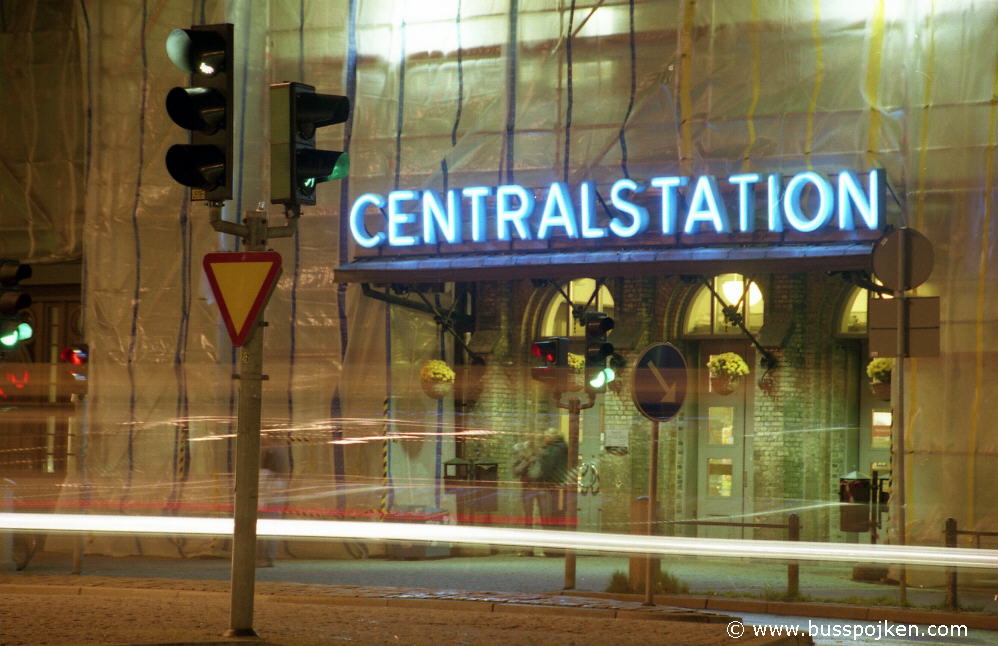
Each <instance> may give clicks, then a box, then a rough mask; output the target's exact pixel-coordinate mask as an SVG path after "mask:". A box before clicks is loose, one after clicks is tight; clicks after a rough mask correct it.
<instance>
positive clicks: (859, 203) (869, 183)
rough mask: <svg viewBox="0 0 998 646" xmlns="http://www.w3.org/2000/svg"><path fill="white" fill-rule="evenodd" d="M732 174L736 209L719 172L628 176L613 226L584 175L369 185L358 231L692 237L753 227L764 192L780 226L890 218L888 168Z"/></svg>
mask: <svg viewBox="0 0 998 646" xmlns="http://www.w3.org/2000/svg"><path fill="white" fill-rule="evenodd" d="M727 183H728V184H729V185H731V186H733V187H734V188H735V191H734V192H735V193H736V195H737V199H736V200H735V205H734V210H733V211H732V212H729V209H728V205H726V204H725V202H724V200H723V199H722V194H721V189H720V186H719V183H718V180H717V178H716V177H714V176H712V175H702V176H699V177H682V176H663V177H654V178H652V179H651V180H649V181H648V183H647V185H644V184H640V183H638V182H636V181H634V180H632V179H626V178H624V179H618V180H617V181H616V182H614V183H613V185H612V186H611V187H610V206H609V207H607V208H608V210H609V215H610V219H609V222H608V223H607V224H606V225H605V226H603V225H600V224H599V223H598V220H597V213H596V211H597V209H596V202H597V195H596V187H595V185H594V184H593V183H592V182H583V183H582V184H580V185H579V186H578V188H577V189H576V190H575V191H574V192H573V190H572V189H571V188H570V187H569V186H568V184H566V183H564V182H554V183H552V184H551V185H550V186H549V187H548V189H547V192H546V194H545V195H544V196H543V198H541V199H539V198H538V197H537V196H536V195H535V194H534V192H533V191H531V190H529V189H527V188H525V187H523V186H520V185H519V184H506V185H503V186H497V187H489V186H470V187H467V188H463V189H452V190H449V191H447V193H446V195H440V193H439V192H437V191H433V190H424V191H417V190H398V191H391V192H389V193H388V195H387V196H382V195H378V194H375V193H365V194H364V195H361V196H360V197H358V198H357V199H356V200H355V201H354V203H353V206H352V207H351V208H350V214H349V218H350V222H349V224H350V234H351V236H352V237H353V239H354V241H355V242H356V243H357V244H359V245H360V246H362V247H365V248H373V247H379V246H383V245H387V246H389V247H409V246H413V245H419V244H438V243H439V244H442V245H450V244H467V243H472V244H473V243H482V242H488V241H494V240H498V241H510V240H547V239H549V238H551V237H552V235H559V236H564V237H567V238H572V239H590V240H596V239H607V238H617V239H621V240H626V239H628V238H633V237H635V236H639V235H642V234H646V233H649V232H654V233H656V234H659V235H663V236H672V235H675V234H677V233H679V232H682V233H683V234H684V235H685V236H687V237H689V236H693V237H695V236H696V235H697V234H699V233H752V232H753V231H755V229H756V223H755V210H756V202H757V200H758V199H765V200H766V206H765V210H764V214H765V218H764V220H765V224H766V226H767V229H768V231H770V232H781V231H784V229H785V228H787V229H791V230H794V231H798V232H800V233H811V232H816V231H821V230H827V229H832V228H837V229H838V230H840V231H855V230H857V229H868V230H871V231H876V230H878V229H880V228H882V227H883V225H884V208H885V197H884V196H885V190H886V185H885V182H884V171H883V170H882V169H879V168H878V169H873V170H871V171H869V172H868V173H867V174H866V181H865V182H863V181H862V180H861V179H860V178H859V177H858V176H857V175H856V173H854V172H852V171H848V170H844V171H841V172H839V173H838V174H837V176H836V177H835V179H834V182H833V180H830V179H829V178H827V177H825V176H823V175H821V174H819V173H816V172H814V171H804V172H800V173H797V174H796V175H794V176H793V177H791V178H790V179H789V180H788V181H787V182H786V185H785V186H784V185H783V178H782V177H781V176H780V175H766V176H763V175H760V174H758V173H742V174H738V175H731V176H730V177H728V178H727ZM648 188H653V189H657V190H658V191H660V195H661V199H660V201H659V202H658V209H657V211H650V210H649V208H648V206H646V205H645V204H643V203H638V202H637V201H635V200H636V197H637V196H639V195H640V194H641V193H643V192H644V191H645V190H647V189H648ZM493 197H494V199H491V200H490V198H493ZM684 198H685V199H684ZM374 210H376V211H378V212H380V216H379V217H378V218H377V219H378V220H380V221H381V225H380V226H378V227H376V228H374V229H373V230H372V229H369V228H368V227H367V224H366V221H367V219H368V218H367V215H368V213H369V212H373V211H374ZM465 216H467V218H466V219H465ZM468 224H470V227H468V226H466V225H468ZM469 229H470V231H469ZM469 234H470V235H469Z"/></svg>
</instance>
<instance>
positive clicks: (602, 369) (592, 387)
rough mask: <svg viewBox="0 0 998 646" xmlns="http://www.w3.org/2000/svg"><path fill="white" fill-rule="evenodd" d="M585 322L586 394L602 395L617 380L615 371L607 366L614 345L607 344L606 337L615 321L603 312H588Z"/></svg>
mask: <svg viewBox="0 0 998 646" xmlns="http://www.w3.org/2000/svg"><path fill="white" fill-rule="evenodd" d="M583 321H584V322H585V325H586V378H585V382H586V392H590V393H601V392H604V391H606V385H607V384H608V383H610V382H611V381H613V380H614V379H616V378H617V373H616V372H615V371H614V369H613V368H612V367H610V366H608V365H607V358H608V357H609V356H610V355H612V354H613V344H612V343H607V341H606V335H607V333H609V332H610V330H612V329H613V319H612V318H610V317H609V316H607V315H606V314H604V313H603V312H587V313H586V314H585V316H584V318H583Z"/></svg>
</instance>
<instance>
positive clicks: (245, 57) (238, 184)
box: [233, 2, 253, 251]
mask: <svg viewBox="0 0 998 646" xmlns="http://www.w3.org/2000/svg"><path fill="white" fill-rule="evenodd" d="M252 24H253V3H252V2H247V3H246V14H245V19H244V20H243V24H242V25H240V27H243V29H238V28H237V29H235V30H234V31H235V33H236V34H239V32H240V31H242V32H243V34H244V35H243V37H242V38H239V37H238V36H236V37H235V41H236V42H237V43H238V42H240V40H241V41H242V51H241V60H242V63H243V64H242V89H241V91H240V93H239V94H240V97H239V133H238V135H239V136H238V137H233V140H234V142H233V143H234V144H235V143H236V142H238V145H239V160H238V162H237V163H236V166H237V171H236V173H235V174H236V175H237V178H238V179H237V180H236V181H235V182H233V183H234V184H235V186H234V187H233V188H234V189H235V192H234V195H233V197H234V198H235V206H236V213H235V216H236V217H235V221H236V222H242V221H243V172H244V171H245V167H246V164H245V159H246V145H245V141H246V105H247V104H248V103H249V101H248V100H247V93H248V92H249V83H248V80H249V44H250V39H249V38H248V37H247V34H248V33H249V31H250V25H252ZM233 48H235V45H233ZM234 68H235V66H233V73H235V69H234ZM234 238H235V243H236V245H235V248H236V250H237V251H238V250H239V249H241V248H242V239H241V238H239V237H238V236H234Z"/></svg>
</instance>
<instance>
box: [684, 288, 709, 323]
mask: <svg viewBox="0 0 998 646" xmlns="http://www.w3.org/2000/svg"><path fill="white" fill-rule="evenodd" d="M710 301H711V295H710V292H709V291H708V290H707V289H706V288H703V289H701V290H700V291H699V292H698V293H697V295H696V298H695V299H693V304H692V305H690V311H689V314H688V315H687V317H686V333H687V334H710Z"/></svg>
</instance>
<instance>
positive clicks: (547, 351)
mask: <svg viewBox="0 0 998 646" xmlns="http://www.w3.org/2000/svg"><path fill="white" fill-rule="evenodd" d="M530 351H531V352H532V353H533V354H534V356H535V357H541V358H542V359H544V361H546V362H548V363H555V362H556V361H557V360H558V343H557V342H556V341H554V340H553V339H549V340H546V341H534V342H533V344H532V345H531V346H530Z"/></svg>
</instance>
